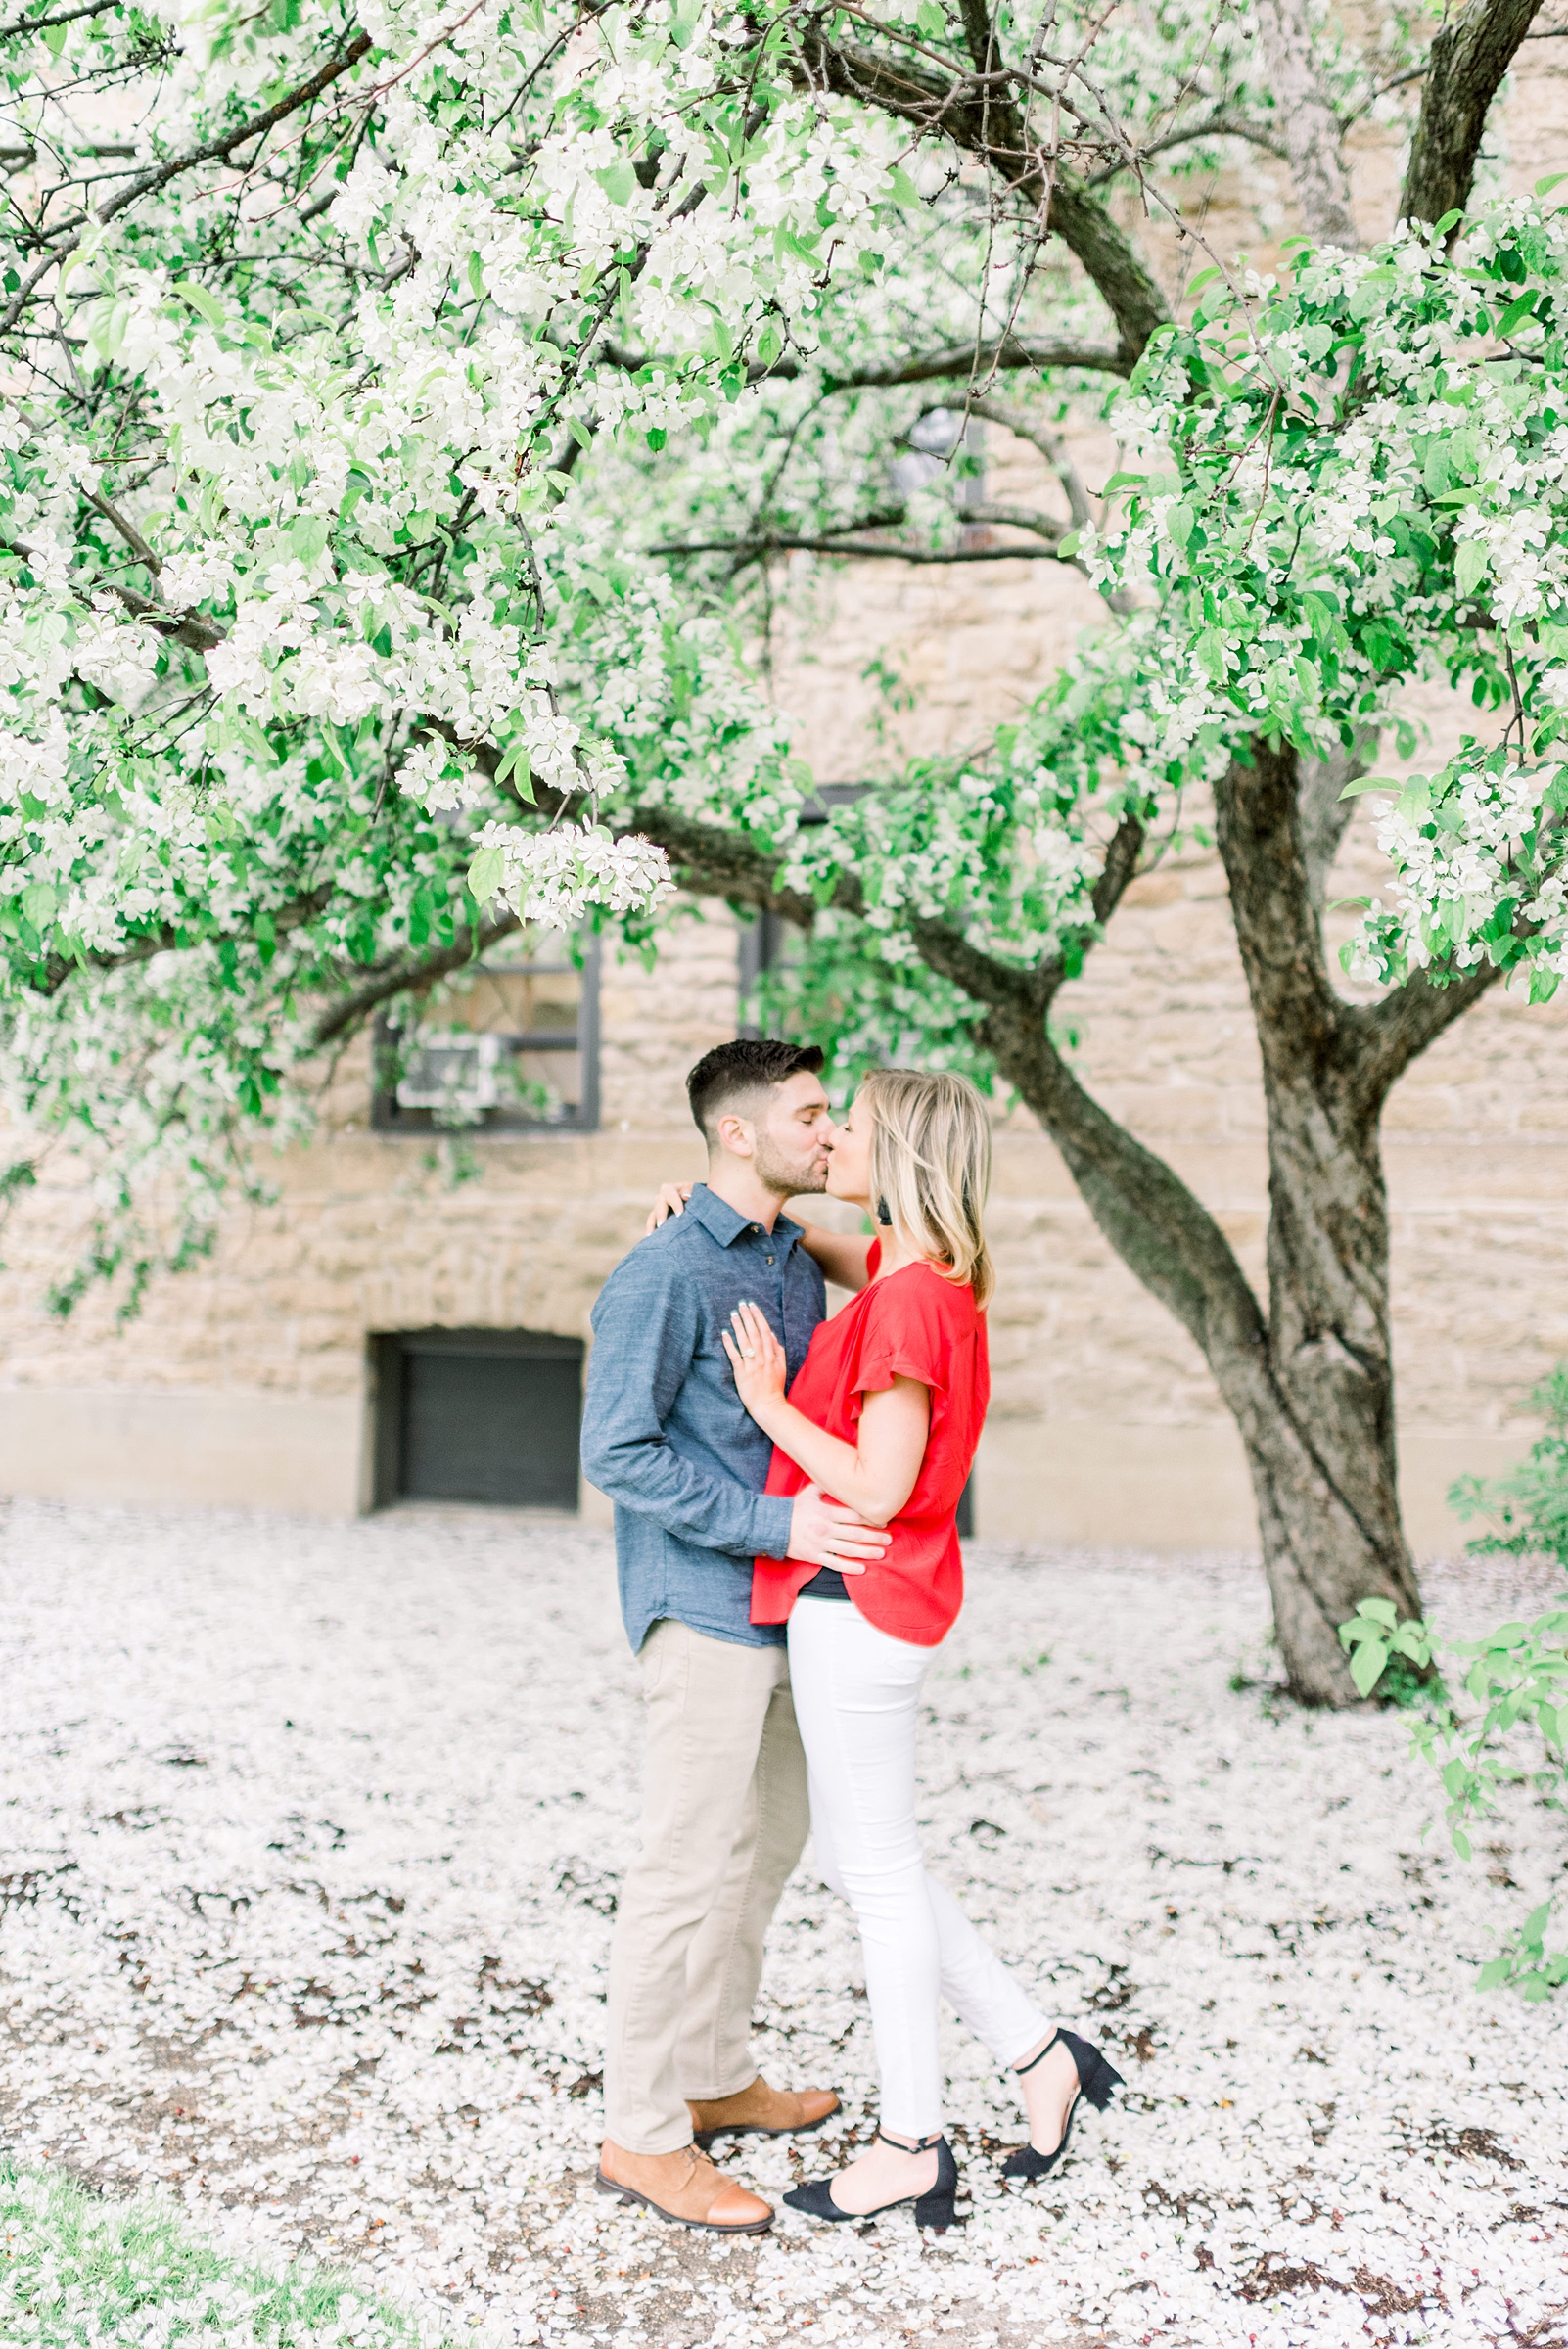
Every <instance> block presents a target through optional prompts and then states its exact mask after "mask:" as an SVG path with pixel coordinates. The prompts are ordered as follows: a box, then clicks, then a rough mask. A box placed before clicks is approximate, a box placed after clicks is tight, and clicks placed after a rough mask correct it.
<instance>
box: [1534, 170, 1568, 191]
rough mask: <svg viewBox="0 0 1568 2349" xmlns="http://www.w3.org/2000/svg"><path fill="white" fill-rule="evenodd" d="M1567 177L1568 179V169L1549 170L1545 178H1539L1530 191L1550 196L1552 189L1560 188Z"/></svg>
mask: <svg viewBox="0 0 1568 2349" xmlns="http://www.w3.org/2000/svg"><path fill="white" fill-rule="evenodd" d="M1565 179H1568V171H1548V172H1547V174H1546V176H1545V179H1538V180H1537V182H1536V184H1535V186H1534V187H1533V188H1532V189H1531V191H1530V193H1531V194H1532V196H1549V195H1550V194H1551V191H1552V189H1553V188H1560V187H1561V185H1562V183H1563V181H1564V180H1565Z"/></svg>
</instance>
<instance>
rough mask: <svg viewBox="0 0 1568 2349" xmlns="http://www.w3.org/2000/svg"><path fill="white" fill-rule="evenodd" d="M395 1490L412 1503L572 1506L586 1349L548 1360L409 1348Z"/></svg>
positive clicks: (404, 1368)
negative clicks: (499, 1502)
mask: <svg viewBox="0 0 1568 2349" xmlns="http://www.w3.org/2000/svg"><path fill="white" fill-rule="evenodd" d="M401 1387H402V1397H401V1404H402V1412H401V1416H402V1427H401V1439H402V1440H401V1444H400V1446H399V1453H400V1457H399V1460H398V1476H397V1490H398V1492H399V1494H400V1495H401V1496H402V1497H404V1498H405V1499H409V1500H487V1501H502V1502H508V1503H510V1504H511V1505H513V1506H514V1507H520V1508H539V1509H575V1508H576V1505H577V1435H578V1424H579V1421H580V1418H581V1409H582V1401H581V1398H582V1365H581V1358H580V1349H578V1350H576V1353H575V1354H565V1353H553V1354H549V1355H544V1356H534V1355H529V1354H503V1353H499V1352H486V1353H483V1354H478V1353H477V1354H464V1353H459V1352H456V1351H452V1350H450V1342H448V1345H446V1346H443V1347H441V1348H440V1350H439V1351H431V1352H426V1351H424V1350H423V1349H421V1348H420V1347H419V1346H418V1344H417V1342H416V1343H415V1344H412V1345H405V1347H404V1350H403V1361H402V1378H401Z"/></svg>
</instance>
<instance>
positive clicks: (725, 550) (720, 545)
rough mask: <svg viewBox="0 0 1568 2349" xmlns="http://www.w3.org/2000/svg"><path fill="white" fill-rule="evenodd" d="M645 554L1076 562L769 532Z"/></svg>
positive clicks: (1044, 550)
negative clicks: (839, 556)
mask: <svg viewBox="0 0 1568 2349" xmlns="http://www.w3.org/2000/svg"><path fill="white" fill-rule="evenodd" d="M1008 519H1009V520H1011V519H1012V517H1011V516H1009V517H1008ZM1038 519H1043V518H1037V520H1038ZM1021 527H1023V528H1024V529H1029V530H1032V529H1034V528H1035V527H1036V521H1034V520H1032V521H1031V522H1029V523H1027V524H1024V525H1022V526H1021ZM1057 527H1058V528H1059V529H1061V530H1062V534H1063V536H1065V535H1066V531H1065V529H1064V528H1063V527H1062V526H1060V525H1058V526H1057ZM643 551H644V552H645V553H646V554H650V555H735V556H737V557H738V558H739V559H740V560H741V561H742V562H744V563H755V562H758V561H759V560H760V559H761V557H763V556H764V555H789V554H804V555H843V556H846V557H851V556H853V557H856V558H858V559H859V560H861V561H865V562H883V563H913V564H950V563H1063V562H1065V563H1068V564H1071V563H1072V560H1073V558H1072V556H1071V555H1060V554H1058V553H1057V551H1056V549H1055V547H1053V546H979V547H961V548H959V549H957V550H955V551H954V552H953V553H951V554H943V553H941V552H938V551H933V550H931V549H929V548H923V547H915V546H870V545H867V544H866V542H865V541H864V540H863V539H848V540H846V539H843V538H807V537H796V536H794V535H793V534H792V533H791V532H789V531H786V530H777V531H769V532H767V533H766V535H765V536H759V537H756V538H698V539H694V540H693V541H692V543H691V544H690V545H689V546H650V547H646V548H645V549H644V550H643Z"/></svg>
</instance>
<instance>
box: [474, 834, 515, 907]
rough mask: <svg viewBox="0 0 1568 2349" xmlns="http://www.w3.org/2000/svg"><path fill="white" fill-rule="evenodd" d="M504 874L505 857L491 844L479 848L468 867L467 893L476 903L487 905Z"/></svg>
mask: <svg viewBox="0 0 1568 2349" xmlns="http://www.w3.org/2000/svg"><path fill="white" fill-rule="evenodd" d="M505 874H506V858H505V856H504V855H503V854H502V852H501V851H500V850H499V849H498V848H496V847H494V846H493V844H492V845H491V846H490V847H489V848H487V849H481V851H480V852H479V854H478V855H477V856H476V857H475V859H474V861H473V863H472V864H471V865H470V866H469V868H468V890H469V895H470V897H472V898H474V899H475V901H476V902H477V903H478V904H481V905H487V904H488V903H489V900H490V899H491V898H493V897H494V895H495V893H496V891H497V890H498V889H499V888H500V886H501V882H502V880H503V879H504V878H505Z"/></svg>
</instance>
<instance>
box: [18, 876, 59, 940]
mask: <svg viewBox="0 0 1568 2349" xmlns="http://www.w3.org/2000/svg"><path fill="white" fill-rule="evenodd" d="M59 903H60V897H59V893H58V892H57V891H56V890H53V889H51V888H50V886H49V884H48V882H47V881H34V882H33V883H32V884H31V886H30V887H29V888H27V889H24V890H23V893H22V910H23V913H24V914H25V915H26V917H27V919H28V921H29V922H31V924H32V926H33V928H34V929H35V930H38V931H42V930H45V929H47V928H48V926H49V924H50V923H51V922H52V921H53V920H54V918H55V908H56V907H57V906H58V904H59Z"/></svg>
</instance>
